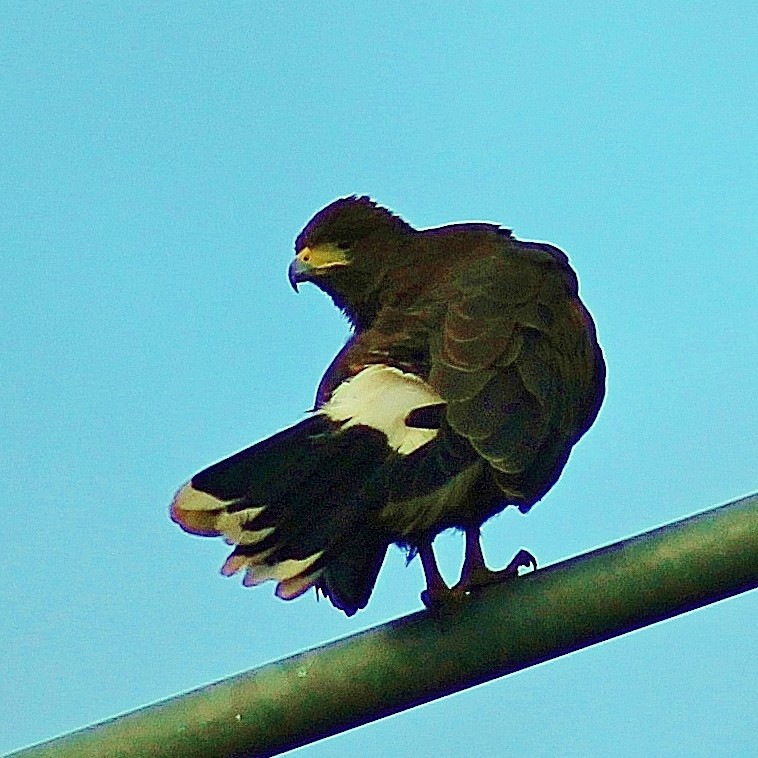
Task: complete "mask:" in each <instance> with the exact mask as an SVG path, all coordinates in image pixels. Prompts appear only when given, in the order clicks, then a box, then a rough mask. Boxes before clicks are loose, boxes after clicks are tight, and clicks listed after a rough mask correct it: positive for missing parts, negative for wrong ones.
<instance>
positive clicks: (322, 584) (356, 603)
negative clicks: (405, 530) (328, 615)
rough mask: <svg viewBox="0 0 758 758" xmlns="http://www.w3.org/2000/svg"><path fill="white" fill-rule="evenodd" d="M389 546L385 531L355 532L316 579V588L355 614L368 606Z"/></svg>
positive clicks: (336, 604) (345, 610)
mask: <svg viewBox="0 0 758 758" xmlns="http://www.w3.org/2000/svg"><path fill="white" fill-rule="evenodd" d="M388 547H389V539H388V537H387V535H386V533H385V532H383V531H374V530H372V529H370V528H367V529H365V530H364V531H363V532H361V533H359V534H357V535H354V539H352V540H351V541H350V542H349V543H347V544H345V545H343V547H342V549H341V550H339V551H338V552H336V553H335V555H334V556H333V557H332V559H331V560H330V561H328V562H327V563H326V565H325V567H324V572H323V573H322V574H321V576H320V577H319V579H318V581H317V582H316V589H317V590H318V591H319V592H321V593H322V594H323V595H324V596H325V597H328V598H329V600H330V601H331V603H332V605H333V606H334V607H335V608H339V609H340V610H341V611H344V612H345V613H346V614H347V615H348V616H352V615H353V614H354V613H355V612H356V611H357V610H360V609H361V608H365V607H366V604H367V603H368V599H369V597H371V593H372V591H373V589H374V585H375V584H376V579H377V577H378V576H379V569H381V567H382V563H384V557H385V555H386V554H387V548H388Z"/></svg>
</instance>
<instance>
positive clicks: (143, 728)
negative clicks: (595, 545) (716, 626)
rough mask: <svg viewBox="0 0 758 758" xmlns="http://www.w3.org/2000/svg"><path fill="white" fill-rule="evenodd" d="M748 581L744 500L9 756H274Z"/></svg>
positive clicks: (752, 581) (755, 529)
mask: <svg viewBox="0 0 758 758" xmlns="http://www.w3.org/2000/svg"><path fill="white" fill-rule="evenodd" d="M756 586H758V495H752V496H750V497H746V498H744V499H742V500H738V501H736V502H734V503H730V504H728V505H724V506H721V507H719V508H714V509H713V510H709V511H705V512H704V513H700V514H698V515H696V516H693V517H691V518H687V519H684V520H683V521H678V522H676V523H673V524H669V525H668V526H664V527H661V528H659V529H655V530H653V531H651V532H647V533H645V534H642V535H639V536H637V537H633V538H632V539H628V540H624V541H622V542H618V543H616V544H614V545H609V546H608V547H604V548H601V549H599V550H595V551H593V552H591V553H587V554H585V555H581V556H577V557H575V558H572V559H571V560H568V561H565V562H563V563H559V564H555V565H553V566H550V567H548V568H545V569H541V570H539V571H536V572H533V573H531V574H527V575H525V576H522V577H521V578H519V579H518V580H514V581H512V582H507V583H504V584H501V585H498V586H493V587H491V588H488V589H487V590H486V591H483V592H482V593H481V595H480V596H479V597H478V598H477V599H473V598H471V599H468V600H466V601H464V602H462V603H460V604H459V605H460V607H458V608H457V609H455V610H450V611H447V612H445V613H440V612H435V613H433V612H428V611H423V612H421V613H415V614H412V615H410V616H406V617H405V618H401V619H398V620H396V621H392V622H390V623H388V624H384V625H382V626H379V627H375V628H374V629H370V630H367V631H365V632H361V633H360V634H356V635H354V636H352V637H348V638H345V639H343V640H339V641H337V642H332V643H330V644H328V645H324V646H323V647H320V648H316V649H313V650H310V651H307V652H304V653H300V654H298V655H294V656H292V657H290V658H285V659H283V660H281V661H277V662H275V663H270V664H267V665H265V666H262V667H260V668H258V669H254V670H252V671H249V672H246V673H243V674H237V675H236V676H232V677H230V678H229V679H225V680H223V681H221V682H218V683H216V684H212V685H209V686H206V687H202V688H200V689H197V690H194V691H192V692H189V693H187V694H184V695H179V696H177V697H174V698H171V699H170V700H165V701H163V702H160V703H157V704H154V705H150V706H147V707H145V708H142V709H141V710H138V711H134V712H133V713H129V714H126V715H124V716H119V717H117V718H115V719H113V720H111V721H106V722H104V723H102V724H98V725H96V726H92V727H88V728H86V729H83V730H81V731H78V732H73V733H71V734H68V735H65V736H63V737H59V738H57V739H54V740H52V741H50V742H46V743H43V744H40V745H37V746H36V747H32V748H28V749H26V750H21V751H20V752H17V753H13V754H12V755H13V756H14V758H22V757H23V758H95V757H97V758H102V757H104V756H107V757H108V758H145V757H146V756H150V758H175V757H176V756H183V757H184V758H242V756H270V755H276V754H278V753H281V752H284V751H286V750H290V749H292V748H295V747H298V746H301V745H304V744H307V743H309V742H313V741H315V740H318V739H321V738H323V737H327V736H329V735H332V734H335V733H337V732H341V731H345V730H347V729H350V728H351V727H355V726H358V725H360V724H365V723H366V722H369V721H373V720H375V719H379V718H382V717H383V716H387V715H389V714H392V713H396V712H398V711H401V710H404V709H406V708H411V707H413V706H415V705H419V704H420V703H425V702H428V701H430V700H434V699H435V698H439V697H443V696H445V695H448V694H450V693H452V692H457V691H458V690H462V689H465V688H467V687H471V686H473V685H475V684H479V683H481V682H485V681H488V680H490V679H494V678H496V677H500V676H504V675H505V674H509V673H512V672H514V671H518V670H520V669H523V668H526V667H528V666H533V665H534V664H536V663H540V662H541V661H545V660H548V659H550V658H555V657H557V656H560V655H565V654H566V653H569V652H571V651H573V650H577V649H579V648H582V647H587V646H588V645H593V644H595V643H597V642H601V641H602V640H607V639H609V638H610V637H614V636H616V635H619V634H624V633H625V632H629V631H631V630H633V629H638V628H640V627H642V626H646V625H648V624H653V623H655V622H656V621H661V620H663V619H666V618H669V617H671V616H675V615H677V614H680V613H685V612H687V611H689V610H692V609H693V608H698V607H700V606H703V605H707V604H708V603H713V602H716V601H718V600H722V599H723V598H726V597H729V596H731V595H735V594H737V593H740V592H745V591H747V590H750V589H753V588H755V587H756Z"/></svg>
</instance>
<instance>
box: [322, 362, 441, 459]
mask: <svg viewBox="0 0 758 758" xmlns="http://www.w3.org/2000/svg"><path fill="white" fill-rule="evenodd" d="M443 402H444V400H443V399H442V398H441V397H440V396H439V395H438V394H437V393H436V392H435V391H434V390H433V389H432V388H431V387H430V386H429V385H428V384H427V383H426V382H424V381H423V380H422V379H419V377H417V376H415V375H414V374H408V373H406V372H404V371H401V370H400V369H397V368H394V367H393V366H385V365H382V364H378V363H377V364H372V365H371V366H368V367H367V368H365V369H363V371H361V372H360V373H359V374H356V375H355V376H354V377H351V378H350V379H348V380H347V381H346V382H343V383H342V384H340V386H339V387H337V389H336V390H334V392H333V394H332V396H331V398H330V399H329V402H327V403H326V404H325V405H324V406H323V407H322V408H320V409H319V410H318V411H317V413H322V414H324V415H325V416H327V418H329V419H331V420H332V421H339V422H344V426H343V428H344V429H347V428H349V427H351V426H358V425H359V424H360V425H362V426H369V427H371V428H372V429H377V430H378V431H380V432H382V433H383V434H384V435H385V436H386V437H387V444H388V445H389V446H390V447H391V448H392V449H393V450H395V451H397V452H398V453H400V454H401V455H409V454H410V453H412V452H413V451H414V450H418V449H419V448H420V447H421V446H422V445H425V444H426V443H427V442H429V441H431V440H433V439H434V438H435V437H436V436H437V432H438V430H437V429H417V428H415V427H409V426H406V424H405V419H406V417H407V416H408V414H409V413H410V412H411V411H412V410H415V409H416V408H421V407H423V406H425V405H436V404H438V403H443Z"/></svg>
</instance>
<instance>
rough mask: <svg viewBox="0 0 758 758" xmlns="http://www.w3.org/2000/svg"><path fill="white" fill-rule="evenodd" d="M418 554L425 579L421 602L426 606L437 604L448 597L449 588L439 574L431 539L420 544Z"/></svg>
mask: <svg viewBox="0 0 758 758" xmlns="http://www.w3.org/2000/svg"><path fill="white" fill-rule="evenodd" d="M418 555H419V558H421V566H422V567H423V569H424V578H425V579H426V589H425V590H424V591H423V592H422V593H421V602H422V603H423V604H424V605H425V606H426V607H427V608H431V607H432V606H439V605H440V604H442V603H444V602H445V600H447V599H449V597H450V594H451V590H450V588H449V587H448V586H447V584H445V580H444V579H443V578H442V574H440V570H439V567H438V566H437V560H436V558H435V557H434V550H433V549H432V543H431V540H430V541H425V542H423V543H422V544H421V545H420V547H419V549H418Z"/></svg>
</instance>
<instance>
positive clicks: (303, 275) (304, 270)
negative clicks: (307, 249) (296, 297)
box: [287, 258, 313, 292]
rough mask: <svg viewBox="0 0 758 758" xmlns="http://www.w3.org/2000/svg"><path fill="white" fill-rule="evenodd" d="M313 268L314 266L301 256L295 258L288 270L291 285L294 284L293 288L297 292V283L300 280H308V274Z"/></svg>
mask: <svg viewBox="0 0 758 758" xmlns="http://www.w3.org/2000/svg"><path fill="white" fill-rule="evenodd" d="M312 269H313V266H311V264H310V263H306V262H305V261H302V260H300V259H299V258H295V260H294V261H292V263H290V267H289V269H288V270H287V277H288V278H289V280H290V285H291V286H292V289H293V290H295V292H297V285H298V284H299V283H300V282H305V281H307V280H308V274H309V272H310V271H311V270H312Z"/></svg>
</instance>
